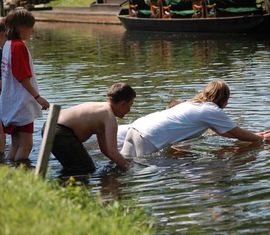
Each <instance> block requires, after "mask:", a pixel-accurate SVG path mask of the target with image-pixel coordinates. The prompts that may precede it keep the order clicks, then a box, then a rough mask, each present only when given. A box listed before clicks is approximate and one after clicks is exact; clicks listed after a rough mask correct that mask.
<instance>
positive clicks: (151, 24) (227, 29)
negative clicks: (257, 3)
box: [118, 0, 270, 33]
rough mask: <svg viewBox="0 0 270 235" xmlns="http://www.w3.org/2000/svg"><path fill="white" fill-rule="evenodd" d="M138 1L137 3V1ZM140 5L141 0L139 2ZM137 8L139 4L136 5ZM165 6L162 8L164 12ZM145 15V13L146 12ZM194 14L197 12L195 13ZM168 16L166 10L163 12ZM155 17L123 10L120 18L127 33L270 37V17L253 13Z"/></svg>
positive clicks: (260, 13) (269, 14)
mask: <svg viewBox="0 0 270 235" xmlns="http://www.w3.org/2000/svg"><path fill="white" fill-rule="evenodd" d="M137 1H138V0H137ZM140 1H141V0H140ZM137 5H138V4H137ZM161 8H163V6H159V8H158V9H159V11H158V12H160V13H161V12H162V9H161ZM144 11H146V10H144ZM192 11H193V12H194V8H193V10H192ZM164 12H166V10H165V11H164ZM164 15H166V13H163V17H162V16H161V17H160V15H159V16H158V17H153V16H154V13H153V10H151V8H150V16H143V15H142V14H141V15H134V14H132V13H131V9H130V7H129V9H124V8H123V9H121V11H120V13H119V15H118V17H119V19H120V21H121V23H122V24H123V26H124V27H125V28H126V29H127V30H147V31H165V32H196V33H197V32H201V33H254V32H261V33H270V13H266V12H265V11H264V12H259V11H257V12H255V11H254V12H251V13H245V14H244V13H243V14H239V13H238V14H227V15H226V14H215V15H214V16H207V15H204V17H194V13H193V15H192V16H187V17H183V16H181V17H164Z"/></svg>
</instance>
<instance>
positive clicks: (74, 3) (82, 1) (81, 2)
mask: <svg viewBox="0 0 270 235" xmlns="http://www.w3.org/2000/svg"><path fill="white" fill-rule="evenodd" d="M93 2H95V1H94V0H52V1H51V2H50V3H49V5H50V6H52V7H89V6H90V4H91V3H93Z"/></svg>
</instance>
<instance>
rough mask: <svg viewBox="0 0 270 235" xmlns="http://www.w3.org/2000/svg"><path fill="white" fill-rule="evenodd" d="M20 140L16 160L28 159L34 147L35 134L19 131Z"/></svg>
mask: <svg viewBox="0 0 270 235" xmlns="http://www.w3.org/2000/svg"><path fill="white" fill-rule="evenodd" d="M18 142H19V146H18V150H17V153H16V155H15V159H14V160H15V161H20V160H27V159H28V158H29V154H30V152H31V150H32V147H33V134H32V133H26V132H18Z"/></svg>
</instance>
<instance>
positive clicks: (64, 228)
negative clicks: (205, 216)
mask: <svg viewBox="0 0 270 235" xmlns="http://www.w3.org/2000/svg"><path fill="white" fill-rule="evenodd" d="M0 185H1V187H0V208H1V209H0V234H1V235H8V234H10V235H14V234H18V235H36V234H40V235H45V234H46V235H47V234H48V235H51V234H59V235H60V234H74V235H76V234H82V235H83V234H94V235H103V234H106V235H107V234H115V235H121V234H123V235H126V234H129V235H132V234H153V229H152V228H151V226H149V223H148V222H149V218H148V217H147V216H146V214H145V213H144V212H143V211H142V210H139V209H137V210H133V209H132V210H131V209H130V208H124V207H123V206H121V204H120V203H118V202H113V203H112V204H109V205H103V204H102V203H101V201H100V200H99V199H98V198H96V197H94V196H90V195H89V193H88V191H87V190H86V189H84V188H82V187H78V186H77V187H74V186H73V187H65V188H63V187H60V186H58V184H56V183H52V182H46V181H44V180H42V179H37V178H36V177H34V176H33V172H29V171H27V172H26V171H25V170H22V169H12V168H6V167H0Z"/></svg>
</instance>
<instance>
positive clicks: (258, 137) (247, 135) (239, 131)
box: [218, 127, 268, 142]
mask: <svg viewBox="0 0 270 235" xmlns="http://www.w3.org/2000/svg"><path fill="white" fill-rule="evenodd" d="M218 134H219V133H218ZM219 135H221V136H223V137H227V138H235V139H238V140H242V141H248V142H258V141H263V140H264V139H265V138H267V137H268V136H266V137H265V136H264V135H263V134H259V133H258V134H255V133H253V132H250V131H248V130H245V129H243V128H240V127H235V128H233V129H231V130H230V131H228V132H225V133H223V134H219Z"/></svg>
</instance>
